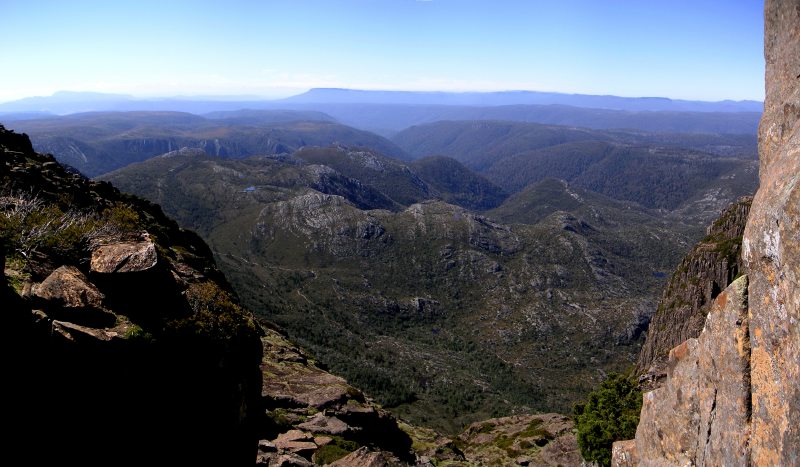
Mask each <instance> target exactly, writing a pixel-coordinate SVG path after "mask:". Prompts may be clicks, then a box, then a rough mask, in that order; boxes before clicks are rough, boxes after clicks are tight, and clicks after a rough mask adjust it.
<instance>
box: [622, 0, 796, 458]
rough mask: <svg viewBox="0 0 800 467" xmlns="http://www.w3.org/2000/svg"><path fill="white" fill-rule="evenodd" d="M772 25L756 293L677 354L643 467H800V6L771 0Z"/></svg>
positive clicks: (644, 444)
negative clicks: (744, 466) (651, 466)
mask: <svg viewBox="0 0 800 467" xmlns="http://www.w3.org/2000/svg"><path fill="white" fill-rule="evenodd" d="M764 22H765V28H764V29H765V40H764V55H765V58H766V71H767V74H766V86H767V93H766V102H765V105H764V115H763V117H762V120H761V125H760V127H759V152H760V161H761V170H760V174H759V177H760V187H759V190H758V192H757V193H756V195H755V197H754V199H753V203H752V207H751V210H750V216H749V219H748V222H747V226H746V228H745V231H744V236H743V241H742V256H743V258H744V262H745V270H746V272H747V274H748V277H749V288H748V290H747V293H746V295H745V292H744V290H743V287H744V286H743V279H739V280H737V281H735V282H733V283H732V284H731V285H730V286H729V287H728V289H726V291H725V292H723V293H722V294H720V295H719V297H717V300H716V303H715V305H714V308H713V309H712V312H711V313H710V314H709V315H708V317H707V318H706V322H705V327H704V329H703V331H702V332H701V334H700V337H699V338H697V339H689V340H688V341H686V342H685V343H684V344H681V345H680V346H678V347H676V348H674V349H673V350H672V351H671V353H670V361H669V367H668V368H669V371H668V376H667V379H666V383H665V384H664V386H663V387H662V388H660V389H657V390H655V391H652V392H649V393H647V394H646V395H645V399H644V404H643V408H642V418H641V421H640V423H639V427H638V429H637V432H636V452H635V453H634V454H635V455H638V457H639V463H640V464H641V465H678V464H680V465H683V464H691V465H700V466H702V465H798V464H800V426H799V425H798V424H797V420H798V419H800V384H798V381H800V2H798V0H767V1H766V4H765V9H764ZM745 296H746V297H747V299H745ZM745 303H746V304H747V305H745ZM745 307H747V309H746V310H745ZM628 446H629V445H628ZM629 452H630V451H629V450H624V449H617V450H616V451H615V453H617V456H616V457H615V458H614V462H615V463H618V462H619V463H621V462H623V459H622V458H621V456H622V455H623V454H626V453H629Z"/></svg>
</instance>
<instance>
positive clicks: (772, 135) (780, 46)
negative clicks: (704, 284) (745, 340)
mask: <svg viewBox="0 0 800 467" xmlns="http://www.w3.org/2000/svg"><path fill="white" fill-rule="evenodd" d="M764 23H765V35H764V56H765V60H766V101H765V102H764V115H763V117H762V119H761V125H760V127H759V152H760V159H761V168H760V173H759V178H760V188H759V190H758V192H757V193H756V196H755V199H754V200H753V208H752V210H751V213H750V220H749V222H748V224H747V228H746V229H745V233H744V243H743V250H744V258H745V262H746V265H747V269H748V274H749V275H750V295H751V301H750V302H751V308H750V314H751V319H750V334H751V338H752V356H751V364H752V387H753V394H752V398H753V402H752V405H753V419H752V436H751V438H750V445H751V448H752V462H753V464H754V465H797V464H800V425H798V423H797V421H798V420H800V384H798V382H799V381H800V2H798V1H797V0H767V2H766V5H765V10H764Z"/></svg>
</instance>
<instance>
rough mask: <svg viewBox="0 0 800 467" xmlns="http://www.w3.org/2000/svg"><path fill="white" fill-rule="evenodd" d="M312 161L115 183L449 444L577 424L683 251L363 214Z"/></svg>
mask: <svg viewBox="0 0 800 467" xmlns="http://www.w3.org/2000/svg"><path fill="white" fill-rule="evenodd" d="M301 152H302V151H301ZM299 160H301V158H300V157H296V158H295V157H290V158H250V159H247V160H238V161H233V160H222V159H213V158H196V157H192V156H188V155H187V156H183V157H182V156H174V157H164V158H156V159H152V160H149V161H146V162H144V163H141V164H137V165H133V166H130V167H127V168H125V169H121V170H119V171H117V172H115V173H114V174H111V175H110V176H109V178H110V179H112V180H113V181H114V183H115V184H119V185H120V186H123V187H125V189H128V190H131V191H133V192H137V193H140V194H143V195H145V196H151V197H153V200H154V201H157V202H159V203H162V205H163V206H164V208H165V209H166V210H167V211H168V212H170V213H171V214H173V215H175V216H176V217H178V218H179V219H180V222H182V223H184V225H187V226H193V227H194V228H197V229H198V230H199V231H200V232H201V233H202V234H203V235H204V236H205V238H206V239H207V240H208V241H209V242H210V244H211V245H212V248H213V249H214V250H215V252H216V254H217V258H218V260H219V261H220V264H221V265H222V268H223V269H224V271H225V272H226V274H228V275H229V277H231V280H232V281H233V283H235V284H236V286H235V287H236V288H237V291H238V292H239V293H240V295H241V297H242V299H243V300H244V301H245V303H246V304H247V305H248V306H250V307H251V308H252V309H255V310H258V312H259V313H260V314H261V315H262V316H264V317H265V318H266V319H268V320H269V321H270V322H272V323H275V324H276V325H278V326H280V327H281V328H282V329H285V330H286V331H287V333H288V335H289V337H290V338H291V339H293V340H296V341H298V342H299V343H300V344H301V345H303V346H304V347H306V348H308V349H309V350H311V351H312V352H313V353H314V355H315V356H316V358H317V359H318V361H320V362H322V363H324V364H325V365H326V366H327V367H328V368H331V369H332V370H333V371H335V372H337V373H339V374H342V375H343V376H346V377H347V379H348V380H349V381H350V382H351V383H353V384H354V385H356V386H357V387H359V388H362V389H363V390H365V391H366V392H367V393H368V394H370V395H372V396H374V397H376V398H377V399H378V400H379V401H381V402H382V403H384V404H387V405H389V406H390V407H392V410H393V411H394V412H395V413H397V414H401V415H402V416H404V417H407V418H408V419H411V420H413V421H415V422H417V423H421V424H425V425H429V426H435V427H438V428H439V429H442V430H446V431H448V432H453V433H454V432H457V431H458V430H459V429H460V428H461V427H462V424H464V423H467V422H472V421H475V420H479V419H481V418H488V417H490V416H496V415H503V414H509V413H512V412H518V411H523V410H531V409H538V410H556V409H558V410H568V408H569V407H570V406H571V404H572V403H573V402H574V401H575V400H577V399H578V398H580V397H582V395H583V394H585V391H587V390H588V389H589V388H590V387H591V386H592V384H593V383H592V381H593V380H595V379H597V378H599V377H600V374H599V373H598V372H597V371H596V369H597V368H598V367H600V368H603V369H606V370H609V369H622V368H624V367H626V366H627V365H629V363H630V362H631V361H632V360H633V358H634V357H635V355H636V353H637V352H638V342H640V340H639V338H638V335H639V333H640V332H641V328H642V326H643V324H644V323H646V322H647V317H648V316H649V310H650V309H651V308H652V307H653V303H654V301H655V294H656V291H657V290H658V289H659V288H660V284H661V283H662V281H663V279H662V277H663V276H664V275H665V271H668V270H670V269H671V268H672V266H673V265H674V264H675V263H676V262H677V260H678V257H677V254H679V253H676V252H680V251H681V248H684V246H682V245H685V244H686V241H687V240H686V238H687V237H686V235H685V234H684V233H682V232H681V229H676V226H675V225H672V224H670V223H666V222H664V221H663V220H662V219H660V218H659V217H658V216H655V215H652V214H647V213H646V212H644V211H642V214H641V216H642V217H641V218H640V220H641V219H647V221H646V222H644V223H643V224H642V225H640V226H638V228H637V229H635V230H634V229H632V230H628V231H623V230H620V226H619V225H615V224H614V223H613V222H607V221H604V220H603V219H598V218H595V217H593V215H592V214H591V211H590V210H589V209H588V208H587V209H586V210H585V211H584V212H583V213H582V212H581V211H580V210H579V209H578V210H575V211H574V214H573V213H572V212H564V211H554V212H552V213H550V214H549V215H548V216H546V217H545V218H544V219H542V220H541V221H540V222H538V223H536V224H534V225H523V224H517V225H512V226H508V225H503V224H498V223H496V222H494V221H492V220H491V219H489V218H487V217H483V216H478V215H475V214H473V213H470V212H468V211H466V210H465V209H463V208H460V207H457V206H453V205H450V204H446V203H443V202H441V201H427V202H422V203H416V204H412V205H410V206H408V207H405V208H404V209H401V210H399V211H397V212H392V211H389V210H364V209H359V207H358V206H356V205H355V204H354V203H353V202H352V201H351V199H352V195H350V194H348V193H347V192H339V193H341V195H340V194H338V193H334V192H330V193H329V194H326V193H322V192H321V191H320V190H318V189H316V188H313V187H312V186H311V185H312V183H314V179H313V178H311V177H309V176H308V175H302V174H304V173H305V174H307V173H308V172H306V171H308V170H310V168H312V167H319V166H317V165H306V164H307V162H306V163H305V164H298V161H299ZM314 162H315V163H317V162H320V161H314ZM331 170H332V169H331ZM337 173H338V172H337ZM358 182H359V183H360V184H361V185H362V186H365V185H367V184H366V183H362V182H361V181H358ZM251 187H252V189H251V190H248V188H251ZM630 209H640V208H637V207H635V206H633V205H632V206H631V207H630ZM623 232H625V233H623ZM597 297H603V299H602V300H598V299H597ZM532 343H534V344H532Z"/></svg>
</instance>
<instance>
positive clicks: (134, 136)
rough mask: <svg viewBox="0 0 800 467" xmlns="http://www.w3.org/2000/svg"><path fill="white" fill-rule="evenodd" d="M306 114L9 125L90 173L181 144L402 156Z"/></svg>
mask: <svg viewBox="0 0 800 467" xmlns="http://www.w3.org/2000/svg"><path fill="white" fill-rule="evenodd" d="M314 115H316V116H317V117H319V115H318V114H314ZM308 116H310V115H309V114H308V113H307V112H290V111H278V112H267V111H260V112H234V113H231V114H215V115H214V116H213V117H214V118H206V117H202V116H199V115H193V114H188V113H180V112H111V113H108V112H98V113H86V114H73V115H68V116H64V117H52V118H44V119H34V120H18V121H12V122H9V123H8V127H9V128H12V129H14V130H16V131H19V132H25V133H27V134H28V135H29V136H30V138H31V141H33V144H34V147H35V148H36V149H37V150H38V151H40V152H47V153H52V154H53V155H55V156H56V158H57V159H58V160H59V161H60V162H63V163H66V164H68V165H70V166H72V167H75V168H76V169H78V170H80V171H81V172H83V173H84V174H86V175H89V176H96V175H99V174H102V173H106V172H110V171H112V170H114V169H118V168H120V167H124V166H126V165H128V164H131V163H133V162H139V161H142V160H145V159H148V158H150V157H153V156H157V155H159V154H164V153H166V152H170V151H174V150H177V149H180V148H183V147H189V148H200V149H203V150H204V151H206V152H207V153H209V154H212V155H217V156H221V157H229V158H240V157H247V156H251V155H256V154H275V153H290V152H293V151H294V150H296V149H298V148H300V147H303V146H311V145H317V146H319V145H321V146H327V145H329V144H332V143H341V144H346V145H351V146H365V147H371V148H375V149H376V150H378V151H380V152H382V153H385V154H388V155H391V156H394V157H399V158H404V157H406V156H405V153H404V151H403V150H402V149H400V148H399V147H398V146H396V145H395V144H394V143H392V142H390V141H388V140H386V139H384V138H382V137H380V136H377V135H375V134H372V133H368V132H365V131H361V130H356V129H355V128H350V127H347V126H344V125H341V124H338V123H334V122H331V121H327V120H314V121H298V120H297V119H298V118H306V117H308ZM320 118H324V116H323V117H320ZM285 119H289V120H288V121H286V120H285ZM278 120H284V121H278ZM243 122H244V123H243Z"/></svg>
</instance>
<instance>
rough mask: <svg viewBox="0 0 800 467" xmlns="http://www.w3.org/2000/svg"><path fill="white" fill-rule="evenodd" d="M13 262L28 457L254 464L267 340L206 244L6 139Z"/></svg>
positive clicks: (5, 291) (1, 183) (16, 443)
mask: <svg viewBox="0 0 800 467" xmlns="http://www.w3.org/2000/svg"><path fill="white" fill-rule="evenodd" d="M0 265H2V266H3V272H4V274H3V280H2V281H0V303H1V304H2V306H1V307H0V308H2V316H0V322H2V328H3V329H4V330H5V336H4V338H3V344H4V350H5V362H6V365H4V372H3V373H4V374H3V379H4V381H5V382H6V384H4V386H5V391H4V393H5V397H6V409H5V410H4V413H3V417H2V420H3V426H4V428H5V429H4V430H3V431H4V432H5V433H7V434H10V436H11V437H10V439H7V444H6V446H7V449H8V450H10V452H9V451H7V452H8V454H9V455H10V456H11V457H12V458H16V459H25V461H24V462H34V463H49V462H54V461H55V462H59V463H73V462H74V463H77V464H84V465H85V464H90V465H91V464H95V463H103V464H105V465H107V464H109V463H111V464H148V463H153V462H156V461H162V462H164V461H166V463H179V464H181V465H185V464H192V463H194V462H201V461H202V462H204V463H208V462H211V463H212V464H214V463H216V464H218V465H240V464H252V461H253V455H254V454H255V449H256V441H257V437H256V431H255V424H256V421H257V420H258V419H259V417H260V411H261V410H260V409H261V398H260V389H261V373H260V371H259V367H258V365H259V362H260V361H261V352H262V351H261V342H260V338H259V335H260V333H261V332H260V328H259V327H258V326H257V325H256V323H255V322H254V320H253V319H252V317H251V316H250V314H249V313H247V312H246V311H244V310H243V309H242V308H240V306H239V305H238V304H237V301H236V299H235V297H234V295H233V292H232V290H231V288H230V286H229V285H228V283H227V282H226V281H225V279H224V277H223V276H222V275H221V273H220V272H219V271H218V270H217V268H216V266H215V264H214V261H213V259H212V257H211V253H210V251H209V249H208V247H207V246H206V245H205V243H203V242H202V240H200V238H199V237H197V236H196V235H194V234H193V233H191V232H188V231H184V230H182V229H180V228H178V226H177V224H175V223H174V222H173V221H171V220H169V219H167V218H166V217H165V216H164V214H163V213H162V212H161V210H160V209H159V208H158V207H156V206H155V205H152V204H150V203H148V202H146V201H143V200H141V199H138V198H135V197H131V196H127V195H124V194H121V193H120V192H119V191H117V190H116V189H114V188H113V187H112V186H111V185H110V184H108V183H102V182H100V183H97V182H92V181H89V180H87V179H86V178H84V177H82V176H81V175H78V174H75V173H71V172H69V171H67V170H65V169H64V168H63V167H62V166H60V165H59V164H58V163H56V162H55V160H54V159H53V158H52V157H50V156H43V155H40V154H36V153H34V152H33V150H32V148H31V145H30V142H29V141H28V139H27V137H25V136H24V135H17V134H14V133H11V132H8V131H6V130H5V129H4V128H2V126H0ZM7 436H8V435H7Z"/></svg>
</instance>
